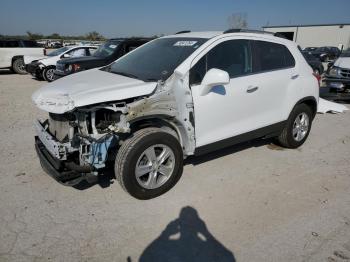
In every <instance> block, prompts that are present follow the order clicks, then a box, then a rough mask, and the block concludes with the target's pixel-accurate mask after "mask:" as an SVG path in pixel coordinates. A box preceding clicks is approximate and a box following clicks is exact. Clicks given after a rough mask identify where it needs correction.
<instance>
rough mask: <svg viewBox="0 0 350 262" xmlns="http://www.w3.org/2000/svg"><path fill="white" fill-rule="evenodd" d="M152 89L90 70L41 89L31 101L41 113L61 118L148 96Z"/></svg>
mask: <svg viewBox="0 0 350 262" xmlns="http://www.w3.org/2000/svg"><path fill="white" fill-rule="evenodd" d="M156 86H157V83H156V82H143V81H141V80H137V79H133V78H129V77H125V76H121V75H117V74H114V73H109V72H105V71H102V70H99V69H92V70H87V71H83V72H80V73H76V74H72V75H69V76H66V77H63V78H61V79H58V80H56V81H54V82H52V83H49V84H47V85H45V86H43V87H42V88H40V89H39V90H37V91H36V92H35V93H34V94H33V95H32V100H33V102H34V103H35V104H36V106H37V107H39V108H40V109H42V110H44V111H47V112H51V113H56V114H62V113H65V112H68V111H71V110H72V109H74V108H76V107H81V106H87V105H92V104H97V103H102V102H108V101H118V100H123V99H127V98H133V97H138V96H143V95H148V94H151V93H152V92H153V90H154V89H155V88H156Z"/></svg>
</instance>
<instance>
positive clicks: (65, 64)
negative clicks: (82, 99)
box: [54, 38, 151, 79]
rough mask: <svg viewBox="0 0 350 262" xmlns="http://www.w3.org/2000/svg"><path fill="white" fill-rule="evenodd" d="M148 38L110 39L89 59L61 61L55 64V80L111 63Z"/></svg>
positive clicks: (78, 58)
mask: <svg viewBox="0 0 350 262" xmlns="http://www.w3.org/2000/svg"><path fill="white" fill-rule="evenodd" d="M150 40H151V39H148V38H127V39H110V40H108V41H107V42H106V43H104V44H103V45H101V46H100V47H99V48H98V49H97V50H96V52H95V53H94V54H93V55H92V56H89V57H77V58H67V59H62V60H60V61H58V62H57V64H56V70H55V72H54V74H55V79H58V78H61V77H64V76H67V75H70V74H73V73H76V72H79V71H83V70H88V69H92V68H97V67H102V66H105V65H108V64H110V63H112V62H113V61H115V60H117V59H118V58H120V57H122V56H123V55H125V54H126V53H128V52H130V51H132V50H133V49H135V48H137V47H139V46H141V45H143V44H145V43H147V42H148V41H150Z"/></svg>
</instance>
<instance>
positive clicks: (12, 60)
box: [11, 55, 23, 66]
mask: <svg viewBox="0 0 350 262" xmlns="http://www.w3.org/2000/svg"><path fill="white" fill-rule="evenodd" d="M17 59H23V55H15V56H14V57H12V59H11V66H13V62H15V60H17Z"/></svg>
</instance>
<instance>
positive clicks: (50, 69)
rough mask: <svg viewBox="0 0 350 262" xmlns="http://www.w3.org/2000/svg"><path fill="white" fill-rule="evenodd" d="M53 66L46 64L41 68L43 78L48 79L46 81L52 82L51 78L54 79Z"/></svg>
mask: <svg viewBox="0 0 350 262" xmlns="http://www.w3.org/2000/svg"><path fill="white" fill-rule="evenodd" d="M55 69H56V68H55V67H54V66H48V67H46V68H45V69H44V70H43V78H44V79H45V80H46V81H48V82H52V81H53V80H55V74H54V72H55Z"/></svg>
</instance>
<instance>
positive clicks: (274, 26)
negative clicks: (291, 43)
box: [262, 23, 350, 28]
mask: <svg viewBox="0 0 350 262" xmlns="http://www.w3.org/2000/svg"><path fill="white" fill-rule="evenodd" d="M344 25H350V23H338V24H310V25H279V26H277V25H272V26H263V27H262V28H278V27H316V26H344Z"/></svg>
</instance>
